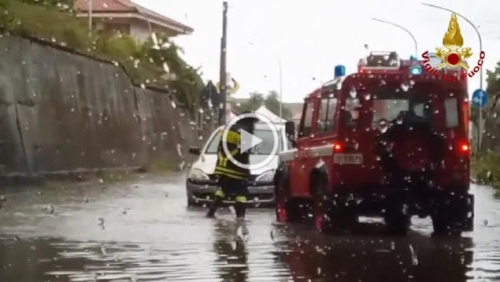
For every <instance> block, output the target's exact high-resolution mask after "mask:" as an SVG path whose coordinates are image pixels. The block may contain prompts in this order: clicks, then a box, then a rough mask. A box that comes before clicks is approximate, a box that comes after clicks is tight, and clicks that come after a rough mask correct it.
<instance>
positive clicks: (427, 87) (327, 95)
mask: <svg viewBox="0 0 500 282" xmlns="http://www.w3.org/2000/svg"><path fill="white" fill-rule="evenodd" d="M336 70H339V72H342V70H343V67H341V66H339V67H337V68H336ZM443 72H448V73H447V74H448V75H447V77H456V78H457V79H456V80H454V79H451V80H450V79H448V80H449V81H442V80H440V79H439V78H438V77H436V76H435V75H433V74H428V73H425V72H423V62H421V61H416V60H401V59H399V58H398V56H397V54H396V53H395V52H386V53H372V54H370V56H368V57H367V58H366V59H362V60H360V63H359V66H358V70H357V72H356V73H354V74H351V75H348V76H345V75H343V74H341V75H337V77H336V78H335V79H334V80H332V81H330V82H329V83H327V84H325V85H323V86H322V87H321V88H320V89H316V90H315V91H313V92H312V93H310V94H309V95H307V96H306V98H305V99H304V107H303V113H302V118H301V122H300V125H299V130H298V134H297V138H296V140H294V144H295V147H294V148H293V149H291V150H288V151H285V152H282V153H281V154H280V165H279V169H278V171H277V173H276V175H275V186H276V191H275V192H276V199H277V205H276V216H277V220H278V221H297V220H301V219H304V218H307V217H308V215H310V217H312V218H313V221H314V224H315V226H316V228H317V229H319V230H322V231H326V230H329V229H331V228H335V227H344V225H345V224H346V223H353V222H355V221H356V220H357V218H358V216H360V215H361V216H381V217H383V218H384V219H385V222H386V226H387V227H388V229H389V230H391V231H394V232H397V233H405V232H406V231H408V229H409V227H410V225H411V217H412V216H414V215H418V216H419V217H422V218H423V217H427V216H430V217H431V219H432V221H433V226H434V232H435V233H436V234H460V233H461V232H463V231H472V229H473V217H474V215H473V205H474V198H473V196H472V195H470V194H469V179H470V178H469V174H470V172H469V163H470V152H469V150H470V147H469V143H468V125H469V122H468V120H469V103H468V94H467V81H466V80H461V79H460V74H459V73H458V71H457V70H450V69H444V70H443ZM465 79H466V78H465ZM290 128H292V126H290Z"/></svg>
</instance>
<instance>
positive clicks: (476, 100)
mask: <svg viewBox="0 0 500 282" xmlns="http://www.w3.org/2000/svg"><path fill="white" fill-rule="evenodd" d="M487 103H488V93H486V91H484V90H482V89H476V90H474V92H472V104H473V105H474V106H476V107H479V108H482V107H484V106H486V104H487Z"/></svg>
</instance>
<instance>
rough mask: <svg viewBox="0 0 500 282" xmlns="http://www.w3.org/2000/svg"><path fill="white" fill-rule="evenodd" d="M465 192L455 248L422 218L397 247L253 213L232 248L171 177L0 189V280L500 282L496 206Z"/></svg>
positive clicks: (235, 228)
mask: <svg viewBox="0 0 500 282" xmlns="http://www.w3.org/2000/svg"><path fill="white" fill-rule="evenodd" d="M473 192H474V193H475V194H476V223H475V224H476V227H475V231H474V232H472V233H467V234H464V235H463V236H462V238H457V239H449V238H448V239H443V238H441V239H438V238H431V236H430V234H431V231H432V228H431V225H430V221H429V220H428V219H423V220H422V219H414V225H413V231H412V232H411V233H410V234H409V235H408V236H403V237H401V236H399V237H395V236H389V235H386V234H384V232H383V229H382V226H381V224H380V223H377V222H376V220H375V219H367V220H364V221H365V223H363V224H361V225H360V227H359V228H358V229H359V230H356V231H354V233H353V234H350V235H322V234H319V233H318V232H316V231H314V230H312V229H311V228H310V227H308V226H307V225H285V224H276V223H275V222H274V212H273V210H270V209H260V208H259V209H252V210H250V211H249V216H248V222H247V223H246V227H247V228H248V231H249V236H248V237H247V238H245V239H243V240H242V239H238V238H239V237H238V234H240V235H241V232H240V231H241V228H240V227H239V225H238V224H237V223H235V221H234V219H233V215H232V214H231V213H230V212H229V211H225V212H224V211H223V214H221V215H219V217H218V219H205V218H204V209H203V208H194V209H187V208H186V207H185V202H186V199H185V193H184V176H183V175H180V174H178V175H174V174H172V175H170V176H164V177H152V178H144V179H140V180H139V181H136V182H134V183H131V182H129V183H121V184H112V185H107V184H106V183H103V184H100V185H96V186H78V185H68V187H62V186H61V187H44V188H19V187H17V188H11V189H3V190H0V195H2V196H4V197H5V199H6V200H5V201H4V202H3V208H2V209H0V281H2V282H28V281H29V282H32V281H36V282H38V281H193V282H194V281H356V282H357V281H384V282H387V281H391V282H393V281H441V282H443V281H450V282H451V281H500V201H498V200H495V199H494V198H493V196H492V194H493V191H492V190H491V189H490V188H487V187H476V186H474V188H473ZM366 221H368V223H366Z"/></svg>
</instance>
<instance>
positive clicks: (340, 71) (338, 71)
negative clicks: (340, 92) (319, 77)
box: [334, 65, 345, 78]
mask: <svg viewBox="0 0 500 282" xmlns="http://www.w3.org/2000/svg"><path fill="white" fill-rule="evenodd" d="M334 76H335V78H337V77H342V76H345V67H344V66H343V65H338V66H335V71H334Z"/></svg>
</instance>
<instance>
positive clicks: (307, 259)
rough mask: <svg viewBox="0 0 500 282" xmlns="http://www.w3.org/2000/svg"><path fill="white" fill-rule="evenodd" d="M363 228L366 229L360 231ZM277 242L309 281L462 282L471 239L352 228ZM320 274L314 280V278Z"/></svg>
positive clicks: (297, 274)
mask: <svg viewBox="0 0 500 282" xmlns="http://www.w3.org/2000/svg"><path fill="white" fill-rule="evenodd" d="M365 231H366V230H365ZM302 238H308V239H300V240H295V241H293V240H288V241H284V242H282V243H280V244H281V248H282V249H288V250H289V252H282V253H281V254H280V256H281V260H283V261H284V262H285V263H286V265H287V267H288V268H289V270H290V272H291V273H292V275H293V277H294V279H297V280H300V281H301V280H304V281H308V279H311V281H391V282H392V281H426V282H429V281H440V282H442V281H454V282H460V281H467V280H468V279H470V278H471V277H468V275H467V272H468V271H469V270H471V267H470V265H471V263H472V260H473V252H472V247H473V243H472V239H471V238H456V239H450V238H430V237H429V236H423V235H420V234H418V233H411V234H410V235H408V236H406V237H392V236H385V235H383V234H380V233H379V235H376V233H374V234H366V233H356V234H352V235H347V236H317V235H313V234H307V235H304V237H302ZM318 279H319V280H318Z"/></svg>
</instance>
